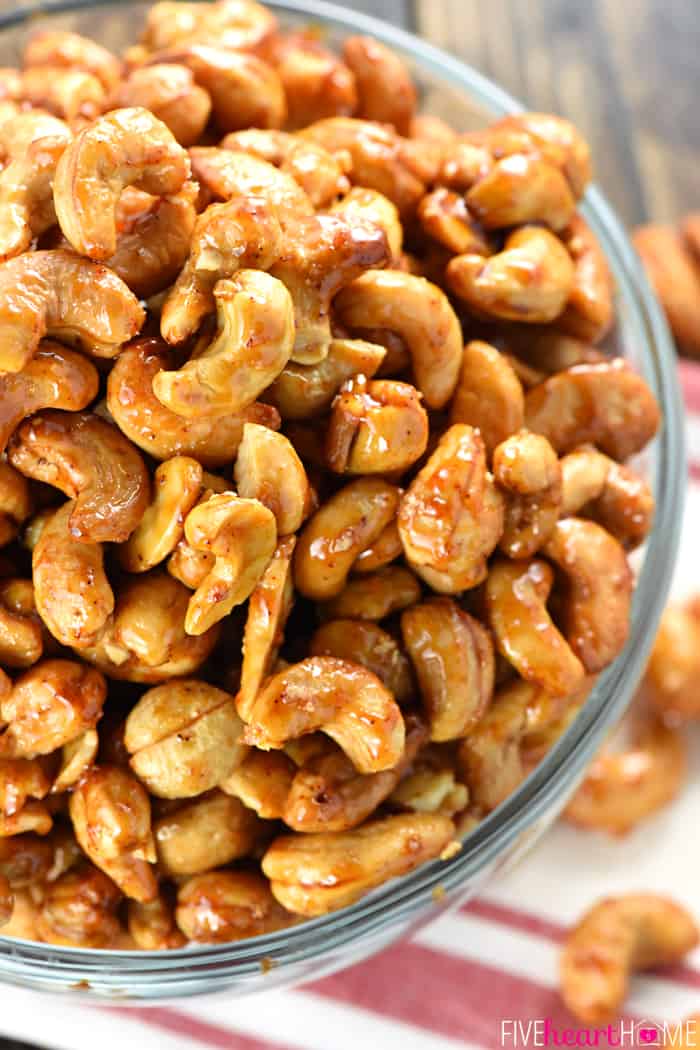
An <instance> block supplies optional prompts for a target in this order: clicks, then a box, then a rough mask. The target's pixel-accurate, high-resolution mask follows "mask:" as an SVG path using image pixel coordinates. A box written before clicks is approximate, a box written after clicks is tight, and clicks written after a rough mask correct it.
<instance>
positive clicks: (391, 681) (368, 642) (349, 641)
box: [239, 619, 415, 710]
mask: <svg viewBox="0 0 700 1050" xmlns="http://www.w3.org/2000/svg"><path fill="white" fill-rule="evenodd" d="M309 655H310V656H335V657H337V658H338V659H340V660H347V661H350V662H351V663H355V664H361V665H362V666H363V667H366V668H367V669H368V670H369V671H371V672H372V673H373V674H375V675H376V676H377V678H379V679H380V680H381V681H382V682H383V683H384V685H385V686H386V688H387V689H388V690H389V692H390V693H392V694H393V696H394V698H395V699H396V701H397V703H399V704H402V703H406V702H408V701H409V700H410V699H411V697H412V696H413V695H414V693H415V684H414V681H413V675H412V673H411V665H410V663H409V662H408V658H407V656H406V654H405V653H404V652H403V650H402V649H401V647H400V645H399V643H398V642H397V641H396V639H395V638H394V637H393V636H392V635H391V634H389V632H388V631H385V630H384V629H383V628H382V627H380V626H379V624H377V623H373V622H372V621H365V620H356V619H337V620H329V621H328V622H327V623H324V624H321V626H320V627H319V628H318V629H317V630H316V632H315V634H314V635H313V636H312V638H311V641H310V642H309ZM239 710H240V708H239Z"/></svg>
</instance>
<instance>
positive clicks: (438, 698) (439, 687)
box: [401, 598, 495, 740]
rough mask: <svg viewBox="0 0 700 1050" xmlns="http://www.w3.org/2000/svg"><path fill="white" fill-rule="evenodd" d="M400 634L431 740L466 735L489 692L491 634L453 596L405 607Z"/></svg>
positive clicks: (491, 679)
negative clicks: (421, 699) (416, 680)
mask: <svg viewBox="0 0 700 1050" xmlns="http://www.w3.org/2000/svg"><path fill="white" fill-rule="evenodd" d="M401 633H402V635H403V640H404V645H405V646H406V648H407V650H408V653H409V656H410V657H411V662H412V664H413V667H414V670H415V672H416V677H417V678H418V684H419V686H420V691H421V693H422V696H423V702H424V704H425V707H426V709H427V714H428V721H429V725H430V739H431V740H457V739H458V738H459V737H463V736H466V735H467V734H468V733H469V731H470V730H471V729H472V728H473V727H474V726H475V725H476V723H477V722H478V721H479V719H480V718H481V717H482V716H483V714H484V712H485V711H486V709H487V707H488V705H489V704H490V702H491V698H492V696H493V686H494V674H495V661H494V649H493V641H492V639H491V635H490V634H489V632H488V631H487V630H486V628H485V627H484V626H483V625H482V624H481V623H479V621H478V620H475V619H474V617H473V616H470V615H469V614H468V613H466V612H463V611H462V609H460V607H459V606H458V605H457V603H456V602H454V601H453V600H452V599H451V598H430V599H429V600H428V601H426V602H423V603H422V604H420V605H414V606H413V608H411V609H407V610H406V611H405V612H404V613H403V615H402V617H401Z"/></svg>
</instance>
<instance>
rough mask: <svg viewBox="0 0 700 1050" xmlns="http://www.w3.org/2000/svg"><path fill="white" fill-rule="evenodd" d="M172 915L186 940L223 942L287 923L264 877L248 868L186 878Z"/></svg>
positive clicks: (287, 924) (267, 931)
mask: <svg viewBox="0 0 700 1050" xmlns="http://www.w3.org/2000/svg"><path fill="white" fill-rule="evenodd" d="M175 919H176V921H177V924H178V926H179V927H180V929H181V930H182V932H183V933H184V935H185V937H187V939H188V940H190V941H195V942H196V943H197V944H224V943H226V942H227V941H240V940H243V939H245V938H247V937H257V936H260V935H261V934H264V933H272V932H273V931H274V930H279V929H282V928H283V927H285V926H289V925H290V924H291V921H292V916H290V915H288V914H287V912H285V911H284V909H283V908H281V907H280V906H279V904H278V903H277V902H276V901H275V898H274V897H273V896H272V893H271V892H270V887H269V885H268V882H267V879H264V878H262V877H261V876H260V875H257V874H254V873H253V872H248V871H210V872H207V873H206V874H205V875H195V876H193V878H191V879H188V880H187V881H186V882H185V883H183V885H182V886H180V889H179V890H178V894H177V908H176V909H175Z"/></svg>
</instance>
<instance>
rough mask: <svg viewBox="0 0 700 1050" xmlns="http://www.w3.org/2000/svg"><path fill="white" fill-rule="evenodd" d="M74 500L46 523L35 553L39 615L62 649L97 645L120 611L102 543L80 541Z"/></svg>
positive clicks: (35, 586)
mask: <svg viewBox="0 0 700 1050" xmlns="http://www.w3.org/2000/svg"><path fill="white" fill-rule="evenodd" d="M74 510H75V504H74V503H73V501H72V500H69V501H68V503H65V504H64V505H63V506H62V507H61V508H60V509H59V510H57V511H56V512H55V514H54V515H53V516H52V517H51V518H50V519H49V520H48V521H47V522H46V524H45V525H44V527H43V529H42V530H41V535H40V536H39V539H38V541H37V544H36V546H35V547H34V551H33V553H32V575H33V579H34V598H35V601H36V608H37V612H38V613H39V615H40V616H41V618H42V620H43V621H44V623H45V624H46V626H47V627H48V629H49V630H50V631H51V634H52V635H53V636H54V638H56V639H57V640H58V641H59V642H60V643H61V645H68V646H71V647H73V648H78V649H82V648H86V647H87V646H90V645H94V644H95V642H96V641H97V640H98V638H99V637H100V634H101V633H102V630H103V628H104V626H105V624H106V623H107V620H108V619H109V616H110V614H111V612H112V610H113V608H114V594H113V593H112V588H111V587H110V585H109V580H108V579H107V575H106V573H105V569H104V553H103V549H102V544H101V543H86V542H82V543H76V541H75V537H74V536H73V535H72V533H71V529H70V520H71V518H72V516H73V512H74Z"/></svg>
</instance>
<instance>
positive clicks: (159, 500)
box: [119, 456, 204, 572]
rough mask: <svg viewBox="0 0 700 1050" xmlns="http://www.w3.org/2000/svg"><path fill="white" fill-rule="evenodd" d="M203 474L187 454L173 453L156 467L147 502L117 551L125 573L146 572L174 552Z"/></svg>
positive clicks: (195, 461)
mask: <svg viewBox="0 0 700 1050" xmlns="http://www.w3.org/2000/svg"><path fill="white" fill-rule="evenodd" d="M203 474H204V472H203V470H202V467H201V466H200V464H199V463H198V462H197V460H196V459H191V458H190V457H189V456H173V458H172V459H166V460H165V462H164V463H161V464H160V466H159V467H158V468H157V469H156V472H155V475H154V478H153V499H152V501H151V504H150V506H149V507H148V508H147V509H146V510H145V511H144V513H143V516H142V518H141V521H140V522H139V524H138V525H137V527H136V529H135V530H134V532H132V534H131V536H130V537H129V539H128V540H127V542H126V543H125V544H124V545H123V547H122V548H121V549H120V552H119V560H120V562H121V565H122V567H123V568H124V569H126V571H127V572H146V571H147V570H148V569H152V568H153V567H154V566H155V565H159V564H160V562H162V561H164V560H165V559H166V558H167V557H168V555H169V554H171V553H172V552H173V551H174V549H175V547H176V546H177V544H178V541H179V540H180V539H181V537H182V535H183V533H184V528H185V518H186V517H187V515H188V514H189V512H190V511H191V510H192V508H193V507H194V505H195V503H196V502H197V500H198V499H199V496H200V493H201V490H202V479H203Z"/></svg>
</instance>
